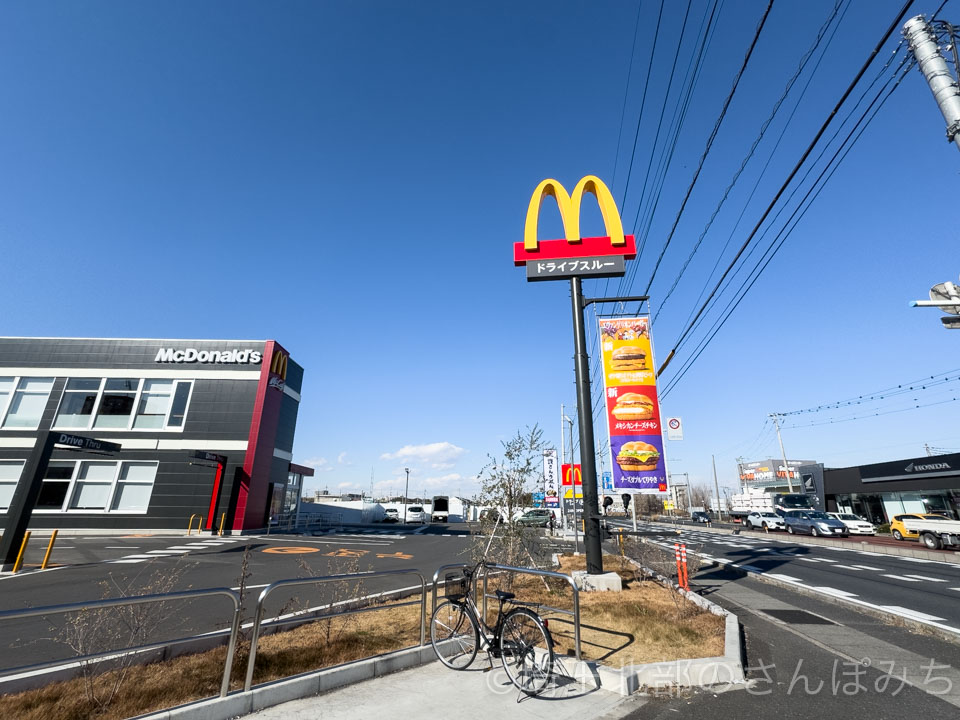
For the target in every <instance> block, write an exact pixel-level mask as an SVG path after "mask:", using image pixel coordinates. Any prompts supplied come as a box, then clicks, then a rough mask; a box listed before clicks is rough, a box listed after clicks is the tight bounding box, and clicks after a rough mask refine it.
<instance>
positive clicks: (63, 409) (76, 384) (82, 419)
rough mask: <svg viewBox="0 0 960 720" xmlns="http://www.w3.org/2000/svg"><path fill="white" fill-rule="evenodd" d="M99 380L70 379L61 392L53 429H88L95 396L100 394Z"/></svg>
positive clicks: (94, 405) (95, 402)
mask: <svg viewBox="0 0 960 720" xmlns="http://www.w3.org/2000/svg"><path fill="white" fill-rule="evenodd" d="M101 384H102V380H101V379H100V378H71V379H70V380H67V385H66V387H65V388H64V390H63V398H62V399H61V400H60V408H59V409H58V410H57V418H56V420H54V423H53V424H54V427H62V428H81V429H86V428H88V427H90V419H91V417H93V408H94V407H96V405H97V395H99V394H100V385H101Z"/></svg>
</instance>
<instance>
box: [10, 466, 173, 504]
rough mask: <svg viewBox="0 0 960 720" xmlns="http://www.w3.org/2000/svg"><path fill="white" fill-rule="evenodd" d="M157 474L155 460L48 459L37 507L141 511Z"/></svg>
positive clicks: (148, 498)
mask: <svg viewBox="0 0 960 720" xmlns="http://www.w3.org/2000/svg"><path fill="white" fill-rule="evenodd" d="M21 465H22V463H21ZM156 475H157V463H155V462H110V461H99V460H98V461H89V460H82V461H79V462H66V461H55V462H51V463H50V467H49V468H48V469H47V473H46V475H45V476H44V479H43V485H42V486H41V489H40V497H39V498H38V499H37V505H36V509H37V511H46V512H61V511H64V510H69V511H72V512H84V513H140V514H143V513H146V512H147V508H148V506H149V505H150V496H151V495H152V494H153V484H154V480H155V479H156Z"/></svg>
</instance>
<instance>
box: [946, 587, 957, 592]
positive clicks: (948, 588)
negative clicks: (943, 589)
mask: <svg viewBox="0 0 960 720" xmlns="http://www.w3.org/2000/svg"><path fill="white" fill-rule="evenodd" d="M947 590H956V591H957V592H960V588H947Z"/></svg>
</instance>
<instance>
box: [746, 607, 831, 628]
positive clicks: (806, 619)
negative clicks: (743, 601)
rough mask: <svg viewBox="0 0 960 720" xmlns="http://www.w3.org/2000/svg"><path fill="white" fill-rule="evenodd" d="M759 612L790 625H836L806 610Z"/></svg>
mask: <svg viewBox="0 0 960 720" xmlns="http://www.w3.org/2000/svg"><path fill="white" fill-rule="evenodd" d="M760 612H762V613H766V614H767V615H770V616H771V617H775V618H776V619H777V620H782V621H783V622H785V623H790V624H791V625H836V623H835V622H833V621H832V620H827V619H826V618H822V617H820V616H818V615H814V614H813V613H808V612H807V611H806V610H761V611H760Z"/></svg>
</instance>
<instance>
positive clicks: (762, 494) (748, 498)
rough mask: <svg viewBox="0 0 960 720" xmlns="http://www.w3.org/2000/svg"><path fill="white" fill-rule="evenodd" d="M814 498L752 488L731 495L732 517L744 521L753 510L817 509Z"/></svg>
mask: <svg viewBox="0 0 960 720" xmlns="http://www.w3.org/2000/svg"><path fill="white" fill-rule="evenodd" d="M815 509H816V508H814V506H813V503H812V498H811V497H810V496H809V495H804V494H803V493H772V492H767V491H766V490H762V489H760V488H750V489H748V490H746V491H745V492H742V493H737V494H736V495H733V496H731V497H730V517H732V518H733V519H734V521H735V522H743V521H744V518H746V517H747V515H749V514H750V513H752V512H761V513H763V512H772V513H777V514H780V513H781V512H783V511H785V510H815Z"/></svg>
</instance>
